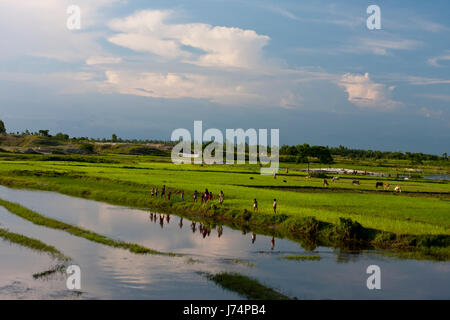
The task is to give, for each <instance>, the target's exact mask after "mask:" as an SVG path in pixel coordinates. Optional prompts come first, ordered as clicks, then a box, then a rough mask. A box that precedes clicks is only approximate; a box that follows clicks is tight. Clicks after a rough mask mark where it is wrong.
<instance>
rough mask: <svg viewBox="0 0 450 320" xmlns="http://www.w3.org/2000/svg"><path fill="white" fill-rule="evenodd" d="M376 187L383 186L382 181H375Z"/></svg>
mask: <svg viewBox="0 0 450 320" xmlns="http://www.w3.org/2000/svg"><path fill="white" fill-rule="evenodd" d="M378 187H383V182H379V181H377V182H376V183H375V188H377V189H378Z"/></svg>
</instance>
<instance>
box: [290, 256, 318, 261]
mask: <svg viewBox="0 0 450 320" xmlns="http://www.w3.org/2000/svg"><path fill="white" fill-rule="evenodd" d="M281 259H285V260H294V261H319V260H320V259H321V257H320V256H319V255H294V256H284V257H281Z"/></svg>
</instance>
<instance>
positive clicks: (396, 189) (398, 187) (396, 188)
mask: <svg viewBox="0 0 450 320" xmlns="http://www.w3.org/2000/svg"><path fill="white" fill-rule="evenodd" d="M394 191H395V192H402V188H400V186H396V187H395V188H394Z"/></svg>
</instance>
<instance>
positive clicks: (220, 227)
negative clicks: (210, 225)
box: [217, 226, 223, 238]
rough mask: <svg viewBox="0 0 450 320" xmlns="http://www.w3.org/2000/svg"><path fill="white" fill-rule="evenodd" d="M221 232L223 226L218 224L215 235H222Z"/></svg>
mask: <svg viewBox="0 0 450 320" xmlns="http://www.w3.org/2000/svg"><path fill="white" fill-rule="evenodd" d="M222 233H223V227H222V226H218V227H217V235H218V236H219V238H220V237H221V236H222Z"/></svg>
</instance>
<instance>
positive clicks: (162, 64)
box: [0, 0, 450, 154]
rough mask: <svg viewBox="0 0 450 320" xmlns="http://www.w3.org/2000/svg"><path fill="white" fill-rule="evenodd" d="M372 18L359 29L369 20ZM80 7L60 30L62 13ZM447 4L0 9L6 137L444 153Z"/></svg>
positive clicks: (1, 115) (449, 41) (45, 4)
mask: <svg viewBox="0 0 450 320" xmlns="http://www.w3.org/2000/svg"><path fill="white" fill-rule="evenodd" d="M371 4H376V5H378V6H379V7H380V9H381V26H382V29H381V30H368V29H367V27H366V19H367V17H368V15H367V13H366V8H367V7H368V6H369V5H371ZM69 5H78V6H79V7H80V9H81V16H80V17H81V29H80V30H69V29H67V27H66V20H67V18H68V17H69V14H67V12H66V10H67V7H68V6H69ZM449 9H450V3H449V2H448V1H432V2H431V3H430V2H425V1H375V2H365V1H360V0H358V1H261V0H258V1H256V0H255V1H232V0H227V1H214V0H208V1H198V0H194V1H192V0H190V1H167V0H165V1H120V0H98V1H88V0H70V1H66V0H41V1H27V2H23V3H21V2H19V1H12V0H5V1H2V2H1V3H0V30H1V31H2V37H0V45H1V48H2V50H1V51H0V119H2V120H4V121H5V123H6V125H7V128H8V130H9V131H22V130H25V129H29V130H39V129H50V130H51V132H53V133H56V132H59V131H62V132H66V133H69V134H70V135H75V136H92V137H109V136H110V135H111V134H112V133H116V134H118V135H119V136H121V137H125V138H155V139H169V138H170V134H171V132H172V131H173V130H174V129H176V128H180V127H181V128H187V129H190V130H192V127H193V121H194V120H203V122H204V128H211V127H215V128H219V129H223V130H224V129H225V128H239V127H242V128H244V129H247V128H256V129H258V128H279V129H280V140H281V141H280V142H281V143H286V144H298V143H304V142H307V143H310V144H320V145H330V146H332V145H339V144H343V145H346V146H349V147H357V148H365V149H369V148H370V149H382V150H393V151H397V150H398V151H413V152H426V153H436V154H441V153H443V152H449V151H450V150H449V146H450V143H449V141H450V117H449V115H450V108H449V105H450V90H449V89H450V24H449V22H448V21H449V20H448V13H449V12H450V10H449Z"/></svg>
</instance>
